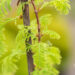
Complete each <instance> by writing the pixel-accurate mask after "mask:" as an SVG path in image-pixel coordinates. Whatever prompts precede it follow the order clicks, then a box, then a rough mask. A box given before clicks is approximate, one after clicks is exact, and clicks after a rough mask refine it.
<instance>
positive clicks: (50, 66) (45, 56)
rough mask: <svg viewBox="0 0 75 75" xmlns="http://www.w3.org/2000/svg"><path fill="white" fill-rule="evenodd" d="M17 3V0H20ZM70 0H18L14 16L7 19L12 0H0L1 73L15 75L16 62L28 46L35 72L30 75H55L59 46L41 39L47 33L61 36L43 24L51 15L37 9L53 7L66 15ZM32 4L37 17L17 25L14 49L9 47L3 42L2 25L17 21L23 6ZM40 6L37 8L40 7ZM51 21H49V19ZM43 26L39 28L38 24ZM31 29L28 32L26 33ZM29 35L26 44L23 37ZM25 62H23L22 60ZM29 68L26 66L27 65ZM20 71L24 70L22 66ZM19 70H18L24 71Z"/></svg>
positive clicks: (25, 38)
mask: <svg viewBox="0 0 75 75" xmlns="http://www.w3.org/2000/svg"><path fill="white" fill-rule="evenodd" d="M23 1H24V0H23ZM19 2H20V3H19ZM69 3H70V1H69V0H46V1H45V0H29V1H28V2H21V0H19V1H18V4H17V5H18V6H17V14H16V17H15V18H11V17H10V18H8V17H7V15H8V14H9V12H10V11H11V10H12V8H11V0H0V75H17V72H18V69H19V68H23V67H24V66H23V65H22V66H21V67H18V65H17V63H21V62H20V59H21V58H23V59H24V55H25V54H26V53H27V52H28V51H29V49H31V51H32V53H33V63H34V65H35V68H34V71H33V72H31V73H30V75H58V74H59V71H58V70H57V69H56V67H55V66H57V65H59V64H60V63H61V55H60V50H59V48H57V47H55V46H53V45H52V44H50V43H51V42H50V41H49V40H48V41H49V43H47V42H42V41H41V39H42V38H43V37H45V35H49V38H50V39H56V40H59V39H60V37H61V36H60V35H59V34H58V33H57V32H55V31H52V30H49V29H48V28H47V26H46V25H50V20H51V14H45V15H42V16H41V17H39V16H38V14H39V11H40V10H42V9H43V8H45V7H47V6H49V7H53V8H55V10H57V12H58V13H60V14H68V12H69V9H70V8H71V7H70V4H69ZM25 4H28V5H32V6H33V9H34V14H35V16H36V18H35V19H34V20H32V21H30V26H28V27H27V26H24V25H23V24H22V25H17V28H18V29H19V31H18V34H17V36H16V39H15V42H16V46H15V48H13V49H11V50H9V49H8V47H7V44H6V43H5V40H6V39H5V35H4V33H3V29H4V27H5V24H6V23H7V22H10V21H14V22H16V19H18V18H19V15H20V14H22V7H23V6H24V5H25ZM39 6H40V8H39ZM51 21H52V20H51ZM43 26H44V28H43V29H42V28H41V27H43ZM28 30H31V34H29V33H28ZM29 37H31V40H32V44H29V46H26V44H25V40H29ZM23 64H24V63H23ZM27 69H28V68H27ZM22 70H23V69H22ZM22 70H20V71H21V72H24V71H22Z"/></svg>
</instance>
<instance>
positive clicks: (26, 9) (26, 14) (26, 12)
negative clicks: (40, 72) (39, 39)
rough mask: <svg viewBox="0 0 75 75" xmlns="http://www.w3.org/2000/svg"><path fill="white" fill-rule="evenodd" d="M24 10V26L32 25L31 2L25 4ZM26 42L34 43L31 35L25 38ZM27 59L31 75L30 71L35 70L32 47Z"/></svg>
mask: <svg viewBox="0 0 75 75" xmlns="http://www.w3.org/2000/svg"><path fill="white" fill-rule="evenodd" d="M21 2H28V0H21ZM22 11H23V23H24V26H30V16H29V4H27V3H26V4H24V6H23V8H22ZM28 33H29V34H31V30H28ZM25 43H26V46H28V44H30V45H31V44H32V41H31V37H30V38H29V40H25ZM27 60H28V71H29V75H30V72H33V70H34V65H33V58H32V52H31V49H30V50H29V52H27Z"/></svg>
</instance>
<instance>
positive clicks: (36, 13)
mask: <svg viewBox="0 0 75 75" xmlns="http://www.w3.org/2000/svg"><path fill="white" fill-rule="evenodd" d="M31 3H32V5H33V8H34V12H35V16H36V19H37V25H38V42H40V40H41V34H40V23H39V17H38V11H37V9H36V6H35V4H34V0H31Z"/></svg>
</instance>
